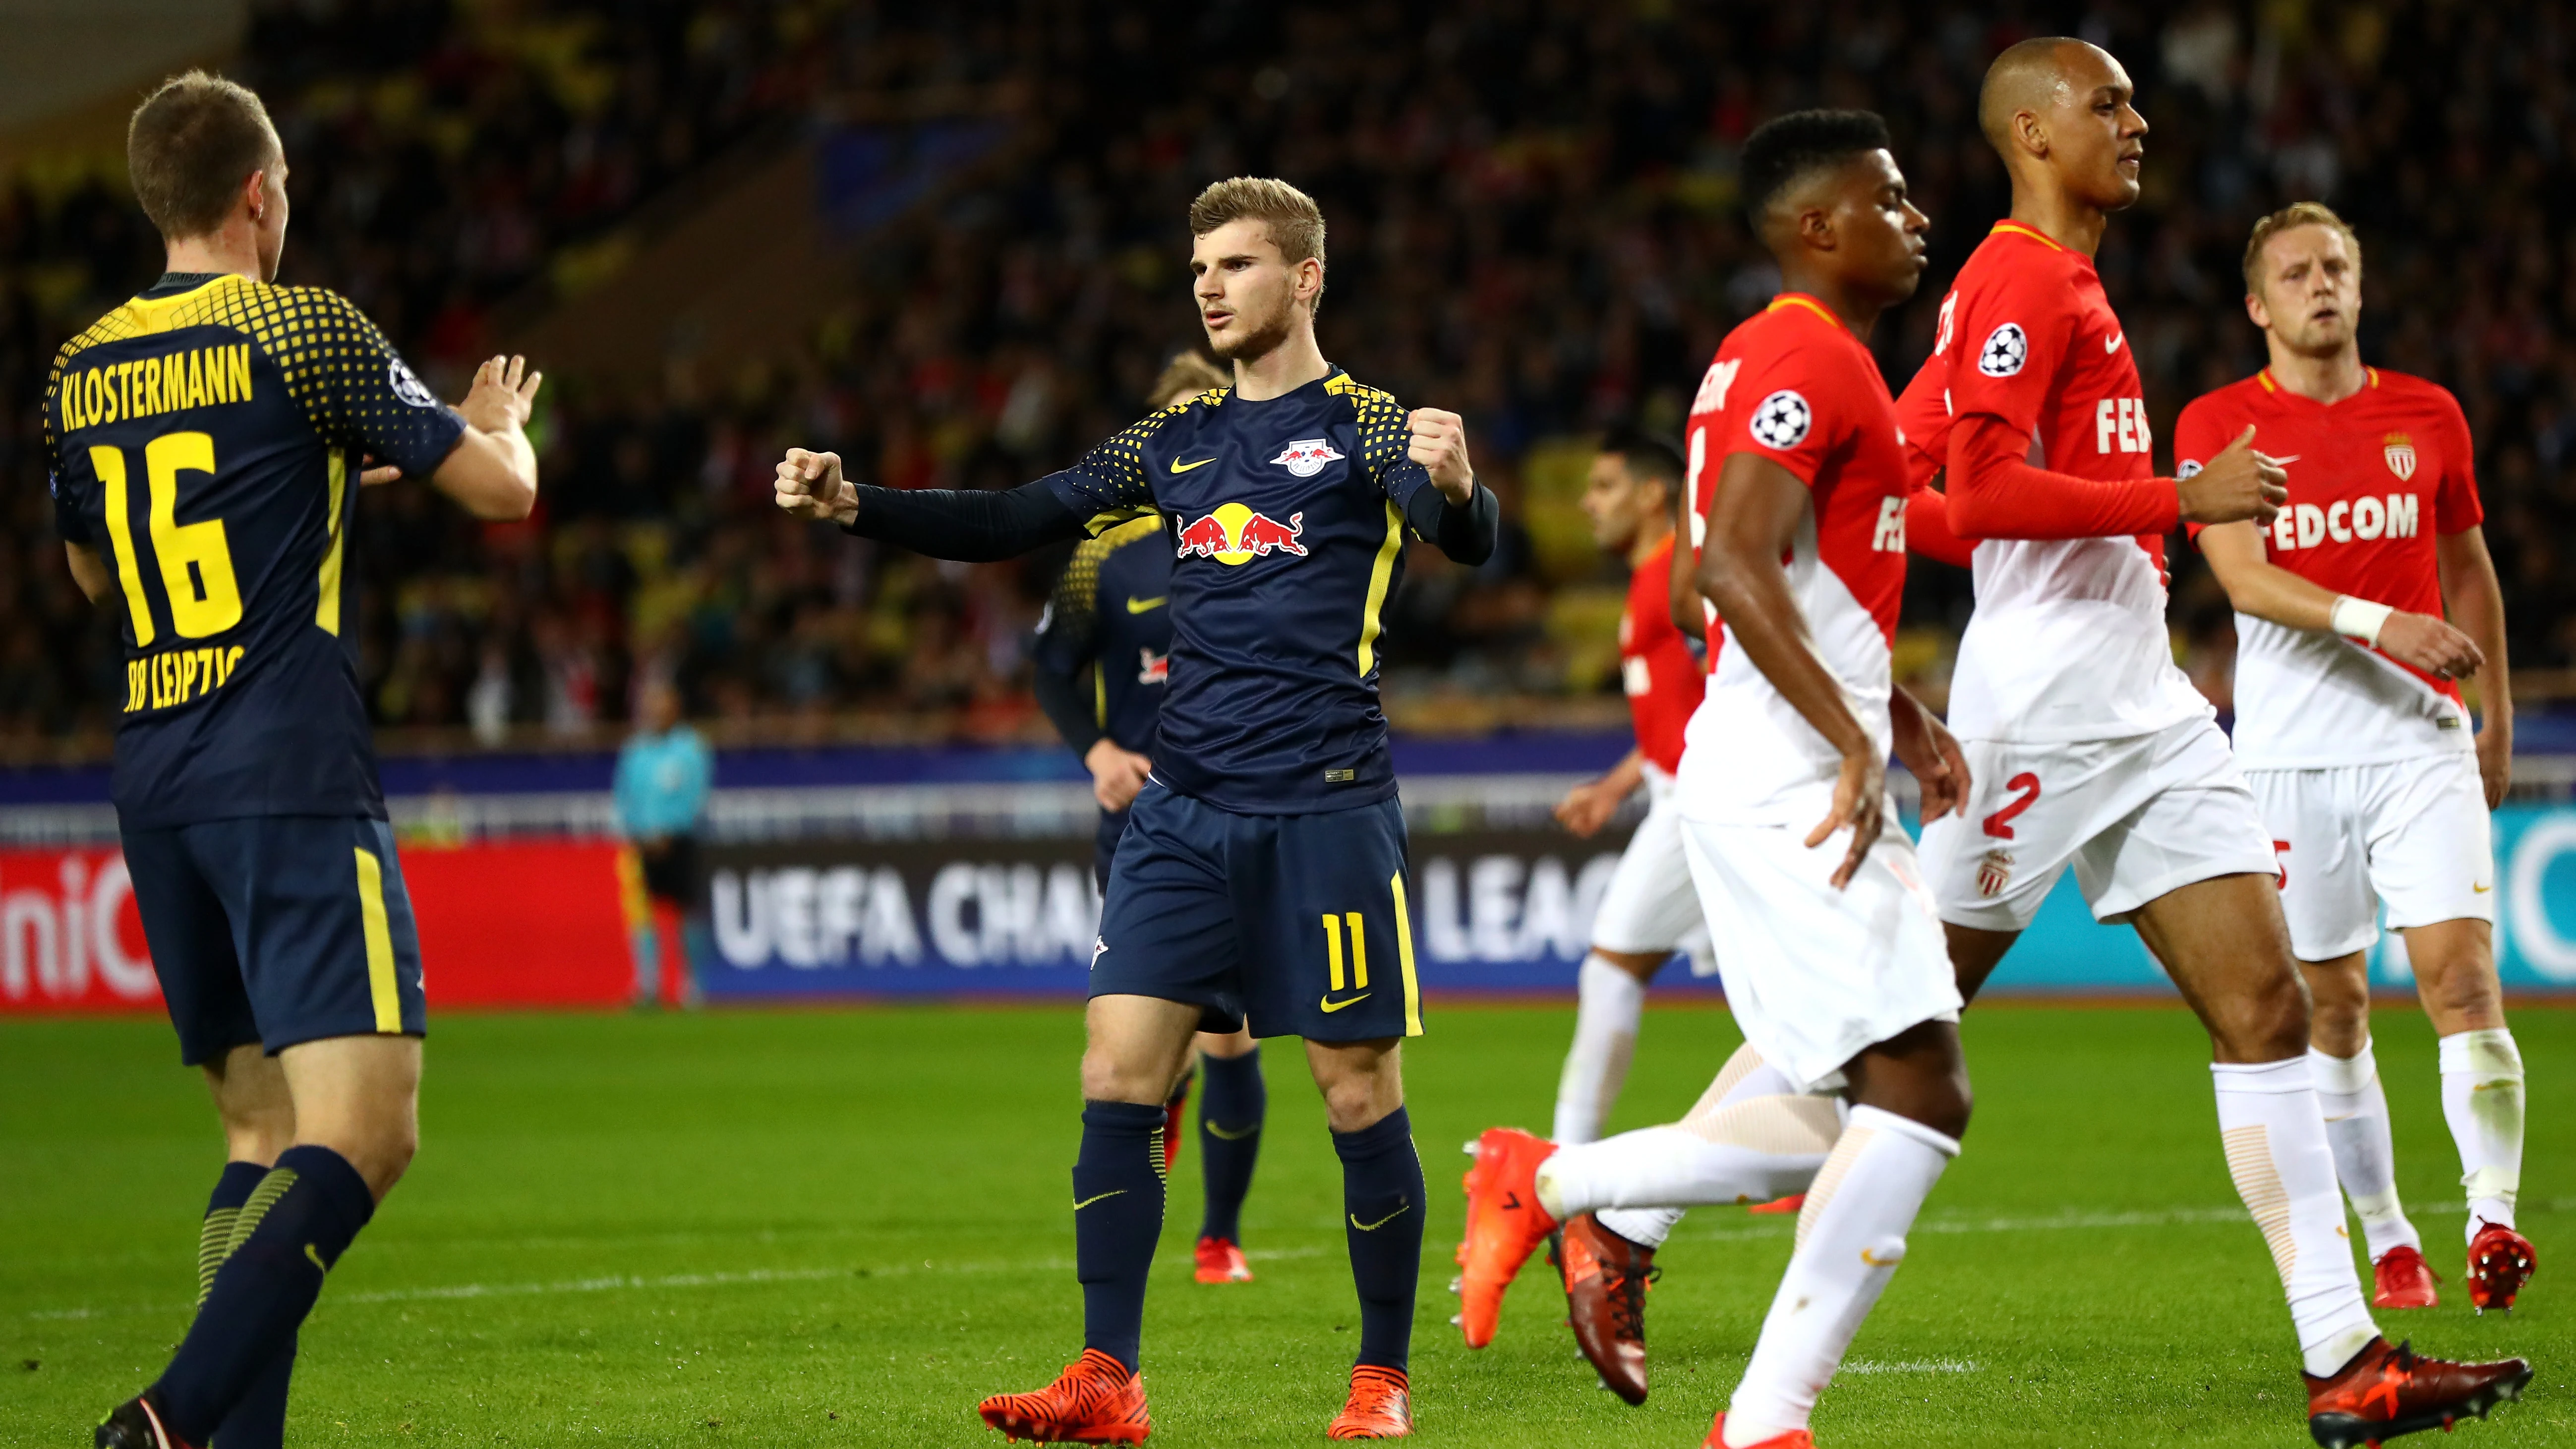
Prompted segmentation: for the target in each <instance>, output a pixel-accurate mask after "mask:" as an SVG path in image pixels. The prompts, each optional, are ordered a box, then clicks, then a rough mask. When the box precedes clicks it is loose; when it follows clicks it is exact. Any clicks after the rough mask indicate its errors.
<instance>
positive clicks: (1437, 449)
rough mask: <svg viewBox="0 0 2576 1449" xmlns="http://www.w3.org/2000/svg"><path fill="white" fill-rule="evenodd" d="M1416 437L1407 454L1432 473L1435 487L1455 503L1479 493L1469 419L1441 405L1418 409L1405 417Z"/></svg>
mask: <svg viewBox="0 0 2576 1449" xmlns="http://www.w3.org/2000/svg"><path fill="white" fill-rule="evenodd" d="M1405 423H1406V426H1407V427H1409V428H1410V429H1411V430H1412V433H1413V440H1412V442H1411V444H1410V445H1409V446H1408V447H1406V448H1405V450H1404V455H1405V456H1406V457H1408V458H1411V459H1412V460H1413V461H1415V462H1417V463H1419V464H1421V465H1422V466H1423V467H1425V468H1427V469H1429V470H1430V472H1431V483H1432V486H1434V487H1436V488H1438V489H1439V490H1440V496H1441V497H1443V498H1446V499H1448V500H1449V501H1450V502H1452V503H1460V504H1463V503H1465V502H1466V501H1467V500H1468V499H1470V498H1473V497H1475V496H1476V470H1475V468H1474V466H1473V465H1471V464H1469V463H1468V461H1467V420H1466V419H1465V418H1462V417H1460V416H1458V415H1457V414H1456V413H1446V412H1442V411H1441V410H1440V409H1438V408H1415V409H1414V410H1413V412H1412V415H1411V416H1409V417H1408V418H1406V419H1405Z"/></svg>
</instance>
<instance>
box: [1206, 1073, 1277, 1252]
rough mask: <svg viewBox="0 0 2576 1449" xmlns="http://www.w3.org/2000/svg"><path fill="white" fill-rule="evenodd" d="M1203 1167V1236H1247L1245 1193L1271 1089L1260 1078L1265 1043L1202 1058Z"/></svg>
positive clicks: (1231, 1239) (1237, 1238)
mask: <svg viewBox="0 0 2576 1449" xmlns="http://www.w3.org/2000/svg"><path fill="white" fill-rule="evenodd" d="M1199 1081H1200V1082H1201V1084H1202V1085H1201V1086H1200V1088H1199V1151H1200V1152H1202V1153H1203V1154H1205V1155H1204V1156H1202V1157H1201V1158H1200V1159H1199V1171H1200V1172H1201V1174H1203V1175H1204V1176H1205V1177H1206V1179H1207V1216H1205V1217H1203V1218H1201V1219H1200V1220H1199V1236H1200V1237H1202V1238H1223V1239H1225V1240H1226V1241H1227V1242H1229V1243H1241V1242H1242V1241H1243V1224H1242V1222H1241V1221H1240V1219H1241V1216H1242V1213H1243V1195H1244V1194H1245V1193H1247V1192H1250V1191H1251V1190H1252V1164H1253V1161H1254V1160H1255V1159H1256V1158H1258V1157H1260V1155H1261V1119H1262V1118H1263V1117H1264V1116H1265V1115H1267V1114H1268V1112H1269V1110H1270V1089H1269V1088H1268V1087H1267V1086H1266V1085H1264V1084H1263V1082H1262V1080H1261V1048H1259V1047H1254V1048H1253V1049H1252V1050H1250V1051H1248V1052H1245V1053H1244V1054H1243V1055H1242V1056H1239V1057H1212V1056H1205V1055H1202V1056H1201V1057H1200V1058H1199Z"/></svg>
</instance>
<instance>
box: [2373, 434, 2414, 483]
mask: <svg viewBox="0 0 2576 1449" xmlns="http://www.w3.org/2000/svg"><path fill="white" fill-rule="evenodd" d="M2379 455H2380V456H2381V457H2383V458H2386V459H2387V460H2388V471H2389V472H2391V473H2394V474H2396V475H2397V481H2399V482H2400V483H2403V482H2406V481H2407V480H2409V479H2411V478H2413V477H2414V476H2415V440H2414V439H2413V438H2410V437H2408V436H2406V435H2405V434H2404V433H2390V434H2389V435H2388V436H2387V437H2385V438H2382V439H2380V440H2379Z"/></svg>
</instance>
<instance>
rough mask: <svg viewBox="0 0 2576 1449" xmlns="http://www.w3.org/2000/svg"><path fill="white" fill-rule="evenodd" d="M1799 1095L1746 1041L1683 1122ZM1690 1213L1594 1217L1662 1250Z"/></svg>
mask: <svg viewBox="0 0 2576 1449" xmlns="http://www.w3.org/2000/svg"><path fill="white" fill-rule="evenodd" d="M1796 1095H1798V1093H1797V1090H1796V1089H1795V1088H1794V1087H1793V1086H1791V1085H1790V1082H1789V1079H1788V1077H1786V1076H1785V1075H1783V1074H1782V1073H1781V1071H1780V1069H1779V1068H1777V1067H1775V1066H1772V1065H1771V1064H1769V1063H1768V1062H1765V1061H1763V1060H1762V1054H1761V1053H1760V1052H1757V1051H1755V1050H1754V1049H1753V1044H1752V1043H1751V1042H1746V1043H1744V1044H1743V1045H1741V1046H1738V1047H1737V1048H1736V1049H1735V1053H1734V1055H1732V1056H1729V1057H1728V1058H1727V1059H1726V1065H1724V1066H1722V1067H1719V1068H1718V1069H1717V1077H1716V1079H1715V1080H1713V1081H1711V1082H1710V1083H1709V1084H1708V1090H1707V1091H1704V1092H1702V1093H1700V1097H1699V1101H1698V1102H1697V1103H1696V1104H1694V1105H1693V1106H1692V1107H1691V1109H1690V1112H1689V1114H1688V1115H1687V1116H1685V1117H1683V1119H1682V1122H1683V1124H1684V1125H1687V1124H1690V1123H1694V1122H1697V1123H1703V1124H1704V1123H1706V1122H1707V1121H1708V1120H1709V1119H1710V1118H1711V1117H1713V1116H1714V1115H1715V1114H1716V1113H1717V1110H1718V1109H1719V1108H1721V1107H1732V1106H1734V1105H1735V1104H1736V1103H1738V1102H1742V1101H1748V1100H1750V1099H1752V1098H1755V1097H1789V1096H1796ZM1837 1100H1839V1099H1837ZM1824 1150H1826V1151H1831V1150H1832V1143H1831V1141H1830V1140H1828V1141H1827V1142H1826V1143H1825V1146H1824ZM1819 1161H1820V1162H1821V1159H1820V1160H1819ZM1687 1211H1689V1209H1687V1208H1680V1207H1652V1208H1602V1209H1599V1210H1598V1211H1596V1212H1595V1213H1594V1214H1593V1215H1594V1216H1595V1217H1597V1218H1599V1219H1600V1220H1601V1226H1603V1227H1605V1228H1608V1229H1609V1230H1610V1231H1612V1232H1614V1233H1617V1234H1618V1235H1619V1236H1621V1237H1623V1238H1626V1239H1627V1240H1628V1241H1629V1242H1632V1243H1635V1244H1636V1245H1637V1246H1639V1247H1641V1248H1660V1247H1662V1246H1663V1245H1664V1240H1665V1239H1666V1238H1669V1237H1671V1236H1672V1235H1673V1229H1674V1228H1675V1227H1676V1226H1678V1225H1679V1224H1680V1223H1681V1220H1682V1215H1683V1214H1684V1213H1685V1212H1687Z"/></svg>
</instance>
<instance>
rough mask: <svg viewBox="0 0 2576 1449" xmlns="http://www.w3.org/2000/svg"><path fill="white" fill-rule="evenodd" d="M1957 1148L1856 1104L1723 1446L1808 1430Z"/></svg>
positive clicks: (1814, 1192) (1731, 1411)
mask: <svg viewBox="0 0 2576 1449" xmlns="http://www.w3.org/2000/svg"><path fill="white" fill-rule="evenodd" d="M1958 1155H1959V1144H1958V1143H1957V1142H1955V1141H1953V1140H1952V1139H1950V1138H1948V1137H1944V1136H1942V1135H1941V1134H1940V1133H1938V1132H1935V1131H1933V1130H1932V1129H1931V1128H1929V1127H1926V1126H1924V1125H1923V1124H1922V1123H1920V1122H1913V1121H1909V1120H1907V1119H1906V1118H1903V1117H1899V1116H1897V1115H1895V1114H1894V1113H1892V1112H1882V1111H1880V1110H1878V1109H1877V1108H1875V1107H1854V1108H1852V1110H1851V1125H1850V1126H1848V1127H1846V1128H1844V1129H1843V1133H1842V1137H1841V1139H1840V1140H1839V1141H1837V1142H1835V1143H1834V1150H1833V1155H1832V1156H1831V1157H1830V1158H1828V1159H1827V1160H1826V1162H1825V1166H1824V1170H1823V1171H1822V1172H1819V1173H1818V1174H1817V1175H1816V1181H1815V1185H1814V1186H1813V1187H1810V1188H1809V1189H1807V1205H1806V1207H1805V1208H1804V1209H1803V1210H1801V1211H1800V1212H1799V1214H1798V1250H1797V1252H1795V1253H1794V1254H1792V1255H1791V1256H1790V1258H1789V1270H1788V1272H1786V1273H1784V1274H1782V1275H1781V1278H1780V1291H1779V1292H1778V1293H1776V1294H1774V1295H1773V1296H1772V1299H1771V1311H1770V1312H1769V1313H1768V1314H1766V1315H1765V1316H1764V1317H1763V1319H1762V1338H1761V1341H1760V1342H1758V1343H1756V1344H1755V1345H1754V1346H1753V1361H1752V1362H1751V1363H1748V1364H1746V1365H1745V1366H1744V1380H1743V1382H1741V1383H1739V1384H1737V1385H1736V1386H1735V1396H1734V1398H1733V1399H1732V1400H1731V1401H1730V1402H1729V1403H1728V1404H1727V1409H1726V1443H1727V1444H1729V1445H1735V1446H1742V1445H1748V1444H1758V1443H1760V1442H1762V1441H1763V1440H1765V1439H1769V1438H1772V1437H1775V1436H1777V1435H1780V1434H1785V1433H1788V1432H1790V1431H1791V1430H1795V1429H1804V1428H1806V1427H1807V1416H1808V1415H1809V1414H1811V1413H1813V1412H1814V1411H1815V1407H1816V1395H1817V1394H1819V1393H1822V1392H1823V1391H1824V1387H1825V1385H1826V1384H1828V1383H1830V1382H1832V1381H1833V1377H1834V1370H1835V1369H1837V1368H1839V1367H1841V1365H1842V1361H1843V1352H1844V1350H1846V1349H1848V1348H1850V1347H1851V1341H1852V1335H1853V1334H1855V1333H1857V1332H1859V1331H1860V1323H1861V1320H1862V1319H1864V1318H1867V1317H1868V1316H1869V1310H1870V1309H1871V1308H1872V1307H1873V1306H1875V1305H1876V1304H1877V1302H1878V1295H1879V1294H1880V1293H1881V1292H1883V1291H1885V1289H1886V1287H1887V1280H1888V1279H1890V1278H1892V1277H1894V1276H1895V1275H1896V1265H1897V1264H1899V1263H1901V1262H1903V1261H1905V1234H1906V1232H1907V1231H1908V1230H1909V1229H1911V1228H1912V1227H1913V1226H1914V1216H1915V1214H1916V1213H1918V1212H1920V1211H1922V1209H1923V1199H1924V1198H1925V1197H1927V1196H1929V1195H1930V1193H1931V1191H1932V1184H1934V1183H1936V1182H1938V1181H1940V1180H1941V1170H1942V1169H1943V1168H1945V1167H1947V1166H1949V1165H1950V1159H1951V1158H1953V1157H1956V1156H1958Z"/></svg>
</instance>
